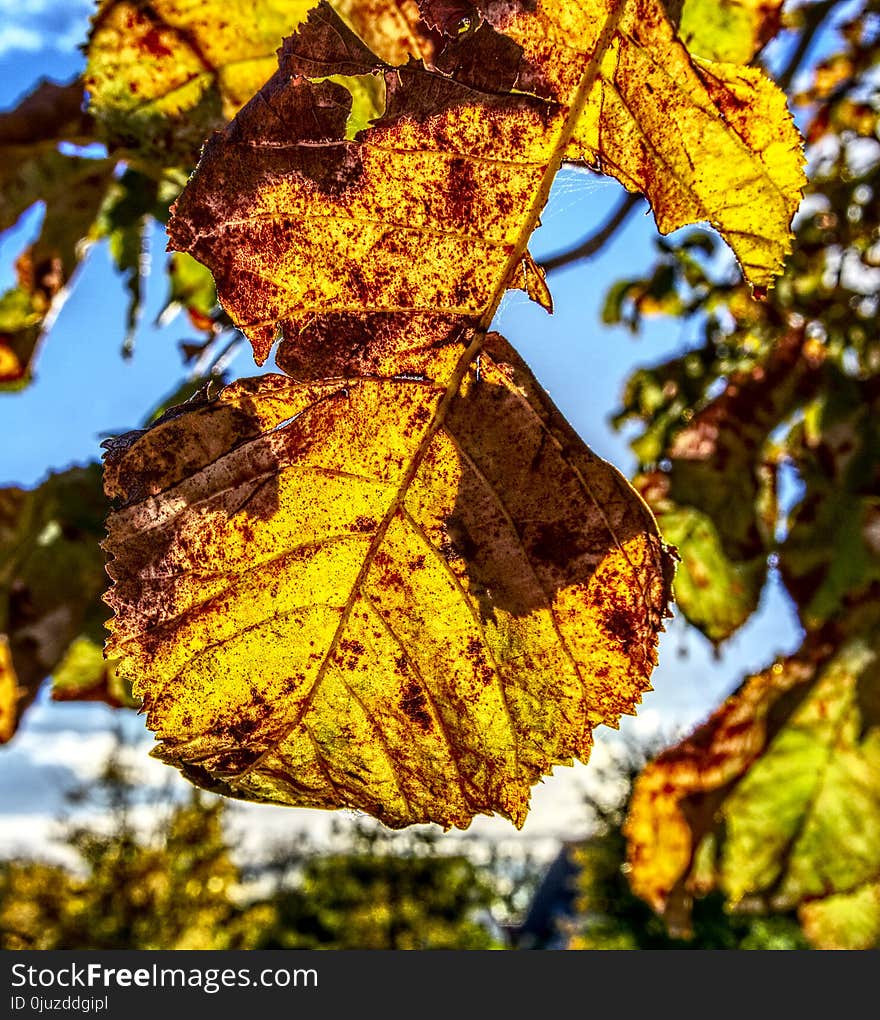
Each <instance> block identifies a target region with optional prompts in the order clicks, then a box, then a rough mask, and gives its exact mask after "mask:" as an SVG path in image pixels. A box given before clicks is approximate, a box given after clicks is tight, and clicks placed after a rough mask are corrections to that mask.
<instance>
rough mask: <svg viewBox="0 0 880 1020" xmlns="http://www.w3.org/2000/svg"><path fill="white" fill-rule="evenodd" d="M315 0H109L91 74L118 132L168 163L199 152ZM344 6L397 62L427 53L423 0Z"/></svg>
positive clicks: (94, 36) (346, 2)
mask: <svg viewBox="0 0 880 1020" xmlns="http://www.w3.org/2000/svg"><path fill="white" fill-rule="evenodd" d="M314 3H315V0H253V2H251V3H242V2H234V3H229V2H224V3H222V4H221V3H216V4H215V3H209V2H201V3H192V2H185V0H153V2H151V3H149V4H146V3H141V2H139V0H102V2H101V4H100V6H99V10H98V13H97V14H96V15H95V18H94V20H93V25H92V30H91V34H90V37H89V46H88V69H87V73H86V83H87V86H88V90H89V93H90V96H91V102H90V110H91V111H92V113H94V115H95V116H96V117H97V119H98V120H99V122H100V123H101V125H102V127H103V129H104V131H105V133H106V134H107V136H108V138H109V139H110V141H111V142H113V143H114V144H116V145H121V146H123V147H125V148H128V149H133V150H136V151H137V152H138V153H139V155H141V156H144V155H146V156H148V157H152V158H153V159H154V160H156V161H158V162H160V163H170V164H175V163H179V162H183V163H189V162H190V161H192V162H194V161H195V159H197V158H198V152H199V148H200V147H201V144H202V142H203V141H204V139H205V137H206V136H207V135H208V134H209V133H210V132H211V131H212V130H213V129H215V128H219V127H222V126H223V124H225V123H226V122H227V121H228V120H229V119H230V118H231V117H233V116H234V115H235V113H236V112H237V111H238V110H239V109H240V108H241V107H242V106H243V105H244V104H245V103H246V102H247V101H248V100H249V99H250V98H251V97H252V96H253V95H254V93H255V92H256V91H257V90H258V89H259V88H260V86H261V85H263V84H264V82H265V81H266V79H267V78H269V77H270V76H271V75H272V73H273V71H274V70H275V69H276V67H277V59H276V56H275V53H276V50H277V49H278V47H279V46H280V44H281V40H282V38H283V37H284V36H286V35H289V34H290V33H291V32H292V31H294V30H295V29H296V27H297V25H299V24H300V23H301V22H302V21H303V20H304V19H305V17H306V15H307V14H308V12H309V10H310V9H311V8H312V7H313V6H314ZM334 7H335V8H336V10H337V11H338V12H339V13H340V14H341V15H342V16H344V17H345V18H346V19H347V20H348V22H349V23H350V24H351V26H352V27H353V28H354V29H355V31H357V32H358V33H359V34H360V35H361V36H362V37H363V38H365V39H367V40H368V41H369V43H370V45H371V46H372V48H373V49H374V50H375V51H376V52H377V53H379V54H381V55H382V56H383V57H384V58H385V59H386V60H388V61H390V62H392V63H400V62H403V61H405V60H406V59H407V57H408V55H409V54H410V53H413V54H424V55H428V54H429V53H430V52H431V51H432V45H431V40H430V37H429V35H428V34H427V33H425V32H424V29H423V27H421V28H420V26H419V23H418V22H419V18H418V10H417V8H416V6H415V0H337V2H335V3H334Z"/></svg>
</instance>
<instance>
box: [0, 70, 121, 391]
mask: <svg viewBox="0 0 880 1020" xmlns="http://www.w3.org/2000/svg"><path fill="white" fill-rule="evenodd" d="M82 101H83V89H82V83H81V82H80V81H73V82H71V83H70V84H68V85H56V84H53V83H51V82H46V81H44V82H41V83H40V84H39V85H38V86H37V88H35V89H34V91H33V92H31V93H30V94H29V95H27V96H25V97H24V98H23V99H22V100H21V102H20V103H19V104H18V105H17V106H16V107H15V108H14V109H12V110H9V111H7V112H6V113H3V114H0V231H2V230H7V229H8V228H10V227H12V226H13V225H14V224H15V223H16V222H17V221H18V219H19V217H21V216H22V214H23V213H25V212H26V211H27V210H28V209H30V208H32V207H33V206H34V205H36V203H38V202H43V203H45V207H46V212H45V216H44V218H43V223H42V227H41V230H40V234H39V236H38V237H37V239H36V240H35V241H34V242H33V243H32V244H30V245H28V246H27V247H26V248H25V249H24V251H23V252H21V253H20V254H19V256H18V258H17V259H16V262H15V275H16V278H17V282H16V286H14V287H12V288H11V289H10V290H8V291H6V293H5V294H2V295H0V387H2V388H6V387H11V388H15V389H17V388H19V387H20V386H21V385H22V383H23V382H25V381H26V380H27V376H28V372H29V370H30V367H31V363H32V361H33V359H34V355H35V353H36V350H37V347H38V345H39V343H40V341H41V339H42V336H43V332H44V328H45V324H46V322H47V321H51V319H52V318H54V315H53V314H52V312H53V310H55V311H57V309H58V307H59V306H60V304H61V303H62V302H63V300H64V297H65V294H66V290H67V286H68V284H69V282H70V279H71V276H72V275H73V273H74V271H75V269H76V267H77V266H78V264H79V262H80V260H81V258H82V256H83V254H84V252H85V249H86V247H87V242H88V240H89V239H90V238H91V236H92V234H93V225H94V222H95V219H96V217H97V215H98V210H99V208H100V205H101V202H102V201H103V199H104V197H105V195H106V192H107V188H108V187H109V185H110V182H111V174H112V170H113V162H112V161H111V160H108V159H82V158H80V157H77V156H68V155H65V154H63V153H61V152H59V151H58V144H59V142H61V141H70V142H76V143H88V142H89V141H93V140H94V135H93V134H92V127H93V126H92V124H91V121H90V118H88V117H87V116H86V115H85V114H83V113H82V111H81V109H80V106H81V104H82Z"/></svg>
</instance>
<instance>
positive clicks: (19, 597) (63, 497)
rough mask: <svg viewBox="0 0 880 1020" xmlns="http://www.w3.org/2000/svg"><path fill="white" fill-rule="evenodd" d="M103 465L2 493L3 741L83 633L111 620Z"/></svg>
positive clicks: (0, 712) (96, 630)
mask: <svg viewBox="0 0 880 1020" xmlns="http://www.w3.org/2000/svg"><path fill="white" fill-rule="evenodd" d="M105 513H106V502H105V500H104V498H103V496H102V494H101V486H100V477H99V470H98V467H97V465H92V466H91V467H90V468H72V469H71V470H69V471H65V472H63V473H60V474H56V475H51V476H50V477H49V478H48V479H47V480H46V481H45V482H43V484H42V485H40V486H39V487H38V488H36V489H31V490H24V489H17V488H6V489H0V743H2V742H4V741H6V740H8V739H9V738H10V737H11V736H12V735H13V733H14V732H15V729H16V726H17V725H18V721H19V719H20V718H21V714H22V713H23V712H24V710H25V709H26V708H27V707H28V705H29V704H30V703H31V702H32V701H33V699H34V698H35V697H36V694H37V691H38V689H39V686H40V684H41V682H42V681H43V680H44V679H45V678H46V676H48V675H49V673H51V672H52V671H53V670H54V669H55V667H56V666H58V664H59V663H60V662H61V661H62V659H63V658H64V657H65V654H66V653H67V651H68V648H69V646H70V644H71V642H72V641H74V640H75V639H76V638H77V637H79V636H80V635H83V634H85V635H91V638H92V640H94V639H96V638H98V637H99V636H100V633H101V627H102V623H103V620H104V617H105V616H106V610H105V607H104V606H103V605H102V604H101V601H100V598H99V596H100V594H101V591H102V589H103V587H104V580H105V579H104V568H103V557H102V555H101V550H100V546H99V544H98V543H99V539H100V536H101V533H102V522H103V517H104V514H105Z"/></svg>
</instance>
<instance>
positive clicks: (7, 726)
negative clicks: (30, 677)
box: [0, 634, 18, 744]
mask: <svg viewBox="0 0 880 1020" xmlns="http://www.w3.org/2000/svg"><path fill="white" fill-rule="evenodd" d="M17 722H18V679H17V678H16V676H15V667H14V666H13V664H12V653H11V652H10V651H9V642H8V641H7V640H6V636H5V635H4V634H0V744H5V743H6V742H7V741H8V740H10V738H11V737H12V734H13V733H15V727H16V724H17Z"/></svg>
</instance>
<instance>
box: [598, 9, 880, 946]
mask: <svg viewBox="0 0 880 1020" xmlns="http://www.w3.org/2000/svg"><path fill="white" fill-rule="evenodd" d="M820 6H821V7H822V9H823V10H824V11H825V12H826V13H827V11H828V10H829V9H831V8H833V6H834V5H827V4H825V5H820ZM805 11H806V14H804V13H802V15H801V17H807V16H809V8H806V9H805ZM878 16H880V8H878V5H877V3H876V2H871V0H868V2H865V3H863V4H862V5H861V7H860V10H859V11H858V12H857V14H856V16H855V17H854V18H853V19H852V20H851V21H848V22H846V23H844V24H842V25H841V27H840V31H839V36H838V40H837V47H836V49H835V50H834V51H833V52H831V53H830V55H829V56H827V57H826V58H825V59H824V60H823V61H822V62H821V63H819V64H818V66H817V67H816V68H815V69H814V71H813V72H812V74H811V76H810V80H809V82H808V84H807V86H806V87H805V88H804V89H803V91H802V93H800V94H799V96H798V101H799V103H800V104H801V106H802V108H803V112H804V117H805V121H806V123H807V125H808V127H807V137H808V140H809V141H810V142H811V143H812V150H811V165H812V174H811V181H810V185H809V187H808V189H807V201H806V203H805V206H804V208H803V210H802V212H801V214H800V216H799V217H798V220H797V221H796V224H795V247H794V251H793V254H792V257H791V259H790V262H789V264H788V267H787V269H786V271H785V273H784V274H783V276H782V277H781V278H780V280H779V282H778V284H777V286H776V288H775V290H774V291H773V292H772V293H771V295H770V296H769V298H768V300H767V301H766V302H764V303H763V304H760V305H757V304H755V303H754V302H752V301H750V300H749V298H748V295H747V294H746V292H745V289H744V287H743V286H742V285H741V284H740V283H739V282H738V280H737V279H736V278H735V276H734V275H733V274H720V275H719V273H718V272H717V268H716V269H712V268H710V267H709V263H708V262H707V260H706V259H705V258H704V255H705V254H711V252H712V250H713V248H714V245H713V242H712V241H711V240H710V239H709V238H708V236H707V235H691V236H689V237H688V236H685V237H684V238H683V239H682V240H681V241H680V242H677V243H675V244H668V243H666V242H664V243H663V245H662V249H661V255H660V259H659V260H658V262H657V263H656V265H655V267H654V269H653V272H652V273H651V275H650V277H648V278H645V279H640V280H630V281H626V282H623V283H621V285H620V286H619V287H618V288H617V289H616V291H615V293H614V294H612V295H609V299H608V303H607V306H606V317H607V318H608V319H609V320H620V319H622V320H625V321H627V322H629V323H630V324H631V325H632V326H633V327H634V328H638V326H639V324H640V322H641V319H642V316H644V315H647V314H653V313H656V312H661V313H664V312H665V313H671V314H674V315H684V316H686V317H688V318H690V319H692V321H693V322H694V324H695V327H696V329H697V330H699V341H698V342H697V343H695V344H694V346H693V349H692V350H691V351H690V352H689V353H688V354H686V355H685V356H684V357H682V358H679V359H676V360H675V361H673V362H669V363H667V364H664V365H659V366H656V367H655V368H653V369H646V370H644V371H642V372H640V373H637V374H636V375H635V376H633V378H632V379H631V381H630V384H629V388H628V390H627V393H626V397H625V407H624V409H623V411H622V412H621V415H620V420H621V421H623V420H627V419H636V420H638V421H639V422H640V423H641V424H642V426H643V429H642V432H641V435H640V436H639V438H638V439H637V440H636V443H635V445H634V449H635V450H636V452H637V454H638V456H639V459H640V461H641V462H642V473H641V474H640V476H639V477H638V478H637V479H636V487H637V488H639V489H640V491H641V492H642V493H643V494H644V495H645V497H646V499H647V500H648V502H649V504H651V505H652V506H653V507H654V509H655V511H656V513H657V515H658V523H659V525H660V529H661V532H662V533H664V534H665V535H666V537H667V538H668V539H670V540H673V541H676V543H677V545H678V550H679V555H680V556H681V557H682V565H681V569H680V571H679V573H678V576H677V580H676V594H677V598H678V604H679V606H680V608H681V609H682V611H683V612H684V613H685V614H686V615H687V617H688V618H689V619H690V620H691V622H693V623H694V624H695V625H696V626H698V627H700V628H701V629H702V630H703V632H704V633H705V634H706V635H707V636H708V637H710V638H712V639H713V640H715V641H722V640H724V639H725V638H726V637H728V636H729V635H730V634H731V633H733V632H734V631H735V630H736V629H737V628H738V627H740V626H741V625H742V624H743V623H744V622H745V621H746V620H747V619H748V618H749V617H750V616H751V614H752V612H753V611H754V610H755V609H756V607H757V604H758V598H759V596H760V593H761V590H762V587H763V585H764V582H765V579H766V577H767V571H768V566H769V567H770V568H776V569H777V570H778V574H779V576H780V577H781V579H782V581H783V582H784V584H785V587H786V589H787V590H788V592H789V594H790V595H791V597H792V599H793V600H794V603H795V605H796V607H797V611H798V614H799V617H800V621H801V624H802V626H803V628H804V631H805V638H804V643H803V646H802V648H801V649H800V650H799V651H797V652H796V653H795V654H794V655H792V656H790V657H789V658H787V659H783V660H780V661H778V662H776V663H774V664H773V665H771V666H770V667H769V668H768V669H766V670H764V671H762V672H761V673H759V674H757V675H755V676H752V677H749V678H748V679H747V680H746V681H745V682H744V684H743V685H742V687H741V688H740V689H739V690H738V691H736V692H735V693H734V694H733V695H732V696H731V697H730V698H729V699H728V700H727V701H726V702H725V704H724V705H722V706H721V707H720V708H719V709H718V711H717V712H716V713H715V714H714V715H713V716H712V718H711V719H710V720H709V721H708V722H707V723H706V724H705V725H704V726H703V727H701V728H700V729H698V730H697V731H696V732H695V733H694V734H693V735H692V736H691V737H690V738H688V739H687V740H686V741H684V742H683V743H682V744H680V745H679V746H677V747H675V748H672V749H670V750H668V751H666V752H664V753H663V754H662V755H661V756H660V757H659V758H658V759H657V761H656V762H655V763H654V764H652V765H650V766H649V767H648V768H647V770H646V771H645V773H644V774H643V775H642V777H641V778H640V779H639V781H638V783H637V785H636V790H635V795H634V798H633V805H632V811H631V814H630V817H629V821H628V823H627V831H628V835H629V840H630V847H629V853H630V858H631V862H632V868H633V870H632V880H633V886H634V888H635V889H636V890H637V891H638V892H639V893H640V894H641V895H643V896H644V897H645V898H646V899H647V900H648V901H649V902H650V903H651V904H652V905H653V906H654V907H656V908H657V909H658V910H661V911H665V912H666V914H667V917H668V919H669V920H670V922H671V923H672V925H673V926H674V927H676V928H677V929H679V930H686V928H687V925H688V917H689V908H690V903H691V900H692V897H693V896H694V895H700V894H702V893H705V892H706V891H708V890H710V889H715V888H717V889H720V890H721V891H722V892H723V894H724V895H725V897H726V899H727V902H728V903H729V904H730V905H731V906H733V907H734V908H739V909H742V910H760V909H765V908H767V907H768V906H769V907H772V908H774V909H791V908H794V907H796V908H797V909H798V910H799V913H800V916H801V919H802V922H803V925H804V928H805V931H806V932H807V934H808V936H809V937H810V939H811V940H812V941H813V942H814V943H815V944H816V945H818V946H821V947H826V948H867V947H870V946H873V945H876V943H877V941H878V937H880V907H878V902H880V901H878V895H877V891H878V881H880V819H878V816H877V805H878V790H880V782H878V780H880V775H878V771H877V770H878V765H880V759H878V746H880V744H878V741H880V728H878V715H877V706H878V704H880V669H878V655H880V647H878V633H880V630H878V614H877V604H878V595H880V543H878V537H877V536H878V521H880V517H878V508H880V443H878V439H880V437H878V433H877V424H876V423H877V413H878V394H880V387H878V379H880V376H878V373H880V347H878V342H877V328H876V314H877V295H878V242H880V222H878V216H877V213H878V203H877V189H878V185H880V180H878V172H880V142H878V96H877V90H876V76H875V74H874V70H872V69H875V68H876V63H877V57H878ZM792 493H793V495H792Z"/></svg>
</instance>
